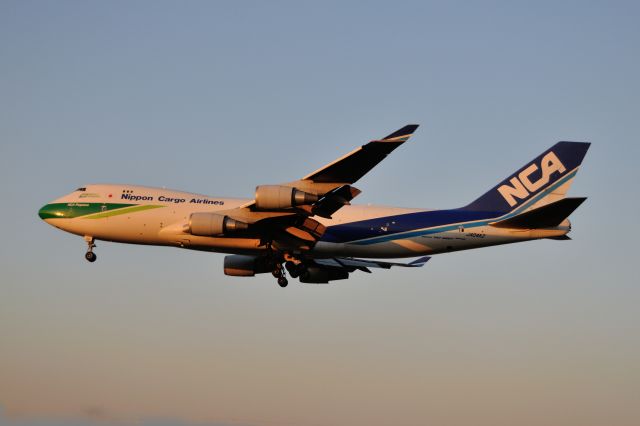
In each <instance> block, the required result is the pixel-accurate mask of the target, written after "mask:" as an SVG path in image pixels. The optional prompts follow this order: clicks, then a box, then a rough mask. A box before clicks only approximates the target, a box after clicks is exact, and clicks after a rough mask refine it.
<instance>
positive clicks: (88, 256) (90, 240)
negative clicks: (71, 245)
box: [84, 236, 98, 263]
mask: <svg viewBox="0 0 640 426" xmlns="http://www.w3.org/2000/svg"><path fill="white" fill-rule="evenodd" d="M84 240H85V241H86V242H87V252H86V253H85V254H84V258H85V259H87V260H88V261H89V262H92V263H93V262H95V261H96V259H97V258H98V256H96V254H95V253H94V252H93V249H94V248H95V246H96V245H95V244H94V241H95V240H94V239H93V237H89V236H85V237H84Z"/></svg>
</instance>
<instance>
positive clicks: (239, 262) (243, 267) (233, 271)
mask: <svg viewBox="0 0 640 426" xmlns="http://www.w3.org/2000/svg"><path fill="white" fill-rule="evenodd" d="M270 271H271V268H270V267H269V264H268V262H267V261H266V260H265V258H264V257H257V256H245V255H240V254H232V255H230V256H225V257H224V274H225V275H231V276H233V277H253V276H254V275H255V274H262V273H265V272H270Z"/></svg>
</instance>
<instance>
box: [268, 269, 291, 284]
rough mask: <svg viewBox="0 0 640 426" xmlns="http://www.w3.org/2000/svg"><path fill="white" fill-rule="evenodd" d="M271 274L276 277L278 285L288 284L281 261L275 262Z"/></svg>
mask: <svg viewBox="0 0 640 426" xmlns="http://www.w3.org/2000/svg"><path fill="white" fill-rule="evenodd" d="M271 275H273V277H274V278H277V279H278V285H279V286H280V287H283V288H284V287H286V286H287V285H288V284H289V280H287V276H286V272H285V271H284V268H283V267H282V264H281V263H276V264H275V266H274V268H273V271H271Z"/></svg>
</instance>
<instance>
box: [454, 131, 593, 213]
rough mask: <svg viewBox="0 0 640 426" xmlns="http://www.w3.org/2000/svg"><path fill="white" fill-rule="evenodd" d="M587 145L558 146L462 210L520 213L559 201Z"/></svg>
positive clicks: (562, 143)
mask: <svg viewBox="0 0 640 426" xmlns="http://www.w3.org/2000/svg"><path fill="white" fill-rule="evenodd" d="M590 145H591V144H590V143H589V142H558V143H557V144H555V145H554V146H552V147H551V148H549V149H548V150H546V151H545V152H543V153H542V154H540V155H539V156H538V157H536V158H535V159H534V160H533V161H531V162H530V163H528V164H526V165H525V166H524V167H522V168H521V169H519V170H518V171H516V172H515V173H514V174H512V175H511V176H509V177H508V178H506V179H505V180H503V181H502V182H500V183H499V184H497V185H496V186H495V187H493V188H492V189H491V190H490V191H489V192H487V193H485V194H484V195H482V196H481V197H480V198H478V199H477V200H475V201H474V202H472V203H471V204H469V205H468V206H466V207H464V209H465V210H476V211H491V212H501V213H507V212H511V211H514V210H518V211H519V212H524V211H528V210H531V209H534V208H538V207H541V206H544V205H547V204H549V203H552V202H555V201H558V200H561V199H563V198H564V197H565V194H566V193H567V190H568V189H569V187H570V186H571V183H572V182H573V179H574V177H575V174H576V173H577V171H578V169H579V167H580V164H582V160H583V159H584V156H585V155H586V154H587V150H588V149H589V146H590Z"/></svg>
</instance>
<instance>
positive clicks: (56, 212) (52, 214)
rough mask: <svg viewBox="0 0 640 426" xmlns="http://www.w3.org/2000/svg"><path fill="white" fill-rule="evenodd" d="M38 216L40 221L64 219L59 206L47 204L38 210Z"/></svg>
mask: <svg viewBox="0 0 640 426" xmlns="http://www.w3.org/2000/svg"><path fill="white" fill-rule="evenodd" d="M38 216H40V219H42V220H47V219H56V218H61V217H64V211H63V210H62V209H61V208H60V205H59V204H47V205H45V206H43V207H42V208H41V209H40V210H38Z"/></svg>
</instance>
